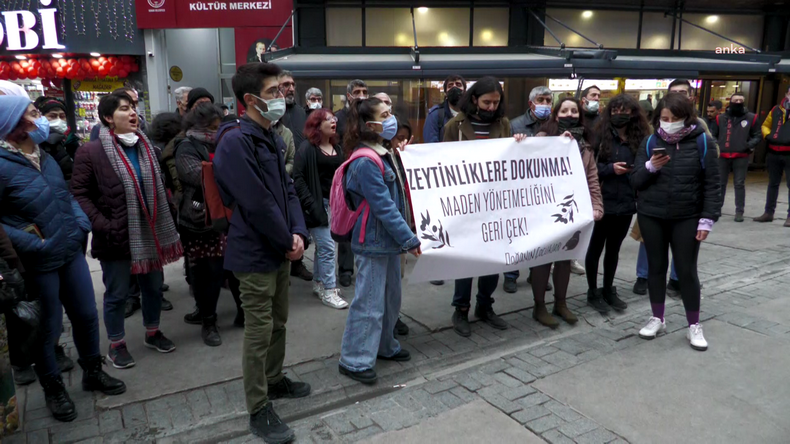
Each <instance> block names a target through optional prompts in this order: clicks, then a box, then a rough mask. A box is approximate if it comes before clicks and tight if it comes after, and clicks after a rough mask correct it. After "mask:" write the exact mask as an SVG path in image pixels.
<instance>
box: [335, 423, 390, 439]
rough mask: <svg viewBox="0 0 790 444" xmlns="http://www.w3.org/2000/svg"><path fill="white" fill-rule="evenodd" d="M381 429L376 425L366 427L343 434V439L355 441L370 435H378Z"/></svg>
mask: <svg viewBox="0 0 790 444" xmlns="http://www.w3.org/2000/svg"><path fill="white" fill-rule="evenodd" d="M382 432H383V430H381V428H379V427H378V426H375V425H374V426H372V427H366V428H364V429H362V430H357V431H356V432H353V433H349V434H348V435H345V436H343V439H344V440H345V441H347V442H357V441H362V440H363V439H366V438H370V437H371V436H374V435H378V434H379V433H382Z"/></svg>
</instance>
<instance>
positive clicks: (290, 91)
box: [278, 71, 307, 164]
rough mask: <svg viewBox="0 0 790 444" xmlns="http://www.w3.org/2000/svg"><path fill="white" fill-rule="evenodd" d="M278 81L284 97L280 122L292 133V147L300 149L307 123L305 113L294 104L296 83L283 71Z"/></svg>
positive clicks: (287, 72) (291, 76)
mask: <svg viewBox="0 0 790 444" xmlns="http://www.w3.org/2000/svg"><path fill="white" fill-rule="evenodd" d="M278 80H279V81H280V89H282V90H283V96H284V97H285V114H284V115H283V118H282V119H280V121H281V122H282V123H283V125H285V126H286V128H288V129H289V130H291V133H293V139H294V146H296V147H300V146H302V142H304V124H305V122H307V113H306V112H305V110H304V108H302V107H301V106H299V104H298V103H297V102H296V81H295V80H294V76H293V73H291V71H283V72H282V74H280V78H279V79H278ZM291 163H292V164H293V156H291Z"/></svg>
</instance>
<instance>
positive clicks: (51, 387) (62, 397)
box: [41, 375, 77, 422]
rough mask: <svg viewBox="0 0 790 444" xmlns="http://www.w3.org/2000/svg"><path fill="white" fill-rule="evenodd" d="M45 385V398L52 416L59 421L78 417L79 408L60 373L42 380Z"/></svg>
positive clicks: (68, 420)
mask: <svg viewBox="0 0 790 444" xmlns="http://www.w3.org/2000/svg"><path fill="white" fill-rule="evenodd" d="M41 386H42V387H44V399H45V400H46V402H47V408H48V409H49V411H50V412H51V413H52V416H53V417H54V418H55V419H57V420H58V421H63V422H70V421H74V419H76V418H77V408H76V407H75V406H74V402H73V401H72V400H71V397H70V396H69V392H67V391H66V386H65V385H64V384H63V379H61V377H60V375H58V376H48V377H46V378H44V379H42V380H41Z"/></svg>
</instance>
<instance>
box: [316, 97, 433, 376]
mask: <svg viewBox="0 0 790 444" xmlns="http://www.w3.org/2000/svg"><path fill="white" fill-rule="evenodd" d="M313 114H315V113H313ZM397 132H398V123H397V120H396V118H395V116H393V115H392V114H390V109H389V107H388V106H387V105H385V104H384V103H383V102H382V101H381V100H379V99H376V98H370V99H364V100H356V101H354V103H353V104H352V105H351V111H350V112H349V117H348V128H347V130H346V134H345V139H344V141H343V152H344V153H345V157H346V158H350V157H351V154H352V153H353V152H354V151H356V150H357V149H360V148H367V149H370V150H372V151H374V152H375V155H378V156H380V157H381V161H382V163H383V165H384V174H383V175H382V174H381V170H380V169H379V167H378V166H377V165H376V163H375V162H374V161H373V160H371V159H370V158H367V157H360V158H357V159H356V160H354V161H353V162H351V164H350V165H349V166H348V169H347V170H346V172H345V176H344V177H345V185H346V189H347V192H348V194H349V197H350V198H351V200H352V201H353V203H354V204H355V205H359V204H361V203H362V201H363V200H364V201H367V204H368V206H369V207H370V214H369V216H368V218H367V219H368V220H367V221H365V220H363V219H364V217H360V218H359V219H358V220H357V222H356V224H355V226H354V230H353V233H352V238H351V249H352V251H353V252H354V255H355V261H356V266H357V281H356V291H355V294H354V300H353V301H352V302H351V306H350V308H349V312H348V318H347V320H346V330H345V332H344V333H343V344H342V347H341V354H340V373H341V374H343V375H346V376H348V377H350V378H351V379H354V380H356V381H359V382H362V383H364V384H373V383H375V382H376V378H377V377H376V371H375V370H374V367H375V365H376V359H377V358H378V359H386V360H394V361H408V360H409V359H411V356H410V355H409V352H408V351H406V350H404V349H402V348H401V346H400V343H399V342H398V340H397V339H395V335H394V332H393V330H394V328H395V323H396V321H397V319H398V313H399V312H400V305H401V271H400V266H401V265H400V264H401V263H400V255H401V253H403V252H405V251H408V252H409V253H411V254H413V255H415V256H419V255H420V240H419V239H418V238H417V236H416V235H415V234H414V233H413V232H412V231H411V228H409V224H408V222H406V219H405V215H406V207H407V206H408V202H406V198H405V196H404V195H403V193H402V192H401V189H402V188H403V185H402V183H401V181H402V179H401V178H399V176H400V175H399V174H397V173H396V171H395V170H396V168H397V167H396V165H394V164H393V162H392V160H391V159H390V157H389V156H388V155H387V154H388V152H387V148H385V147H384V146H383V145H382V144H383V142H384V141H385V140H392V139H393V138H394V137H395V136H396V135H397ZM402 145H405V143H403V144H402ZM400 148H402V146H401V147H400ZM363 224H365V225H366V232H365V237H364V240H363V241H360V232H361V230H362V227H363Z"/></svg>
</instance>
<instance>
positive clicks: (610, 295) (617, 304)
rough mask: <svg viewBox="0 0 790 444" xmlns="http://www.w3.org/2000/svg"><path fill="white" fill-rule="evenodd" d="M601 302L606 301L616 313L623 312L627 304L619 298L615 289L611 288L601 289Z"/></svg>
mask: <svg viewBox="0 0 790 444" xmlns="http://www.w3.org/2000/svg"><path fill="white" fill-rule="evenodd" d="M603 300H604V301H606V303H607V304H609V305H611V306H612V308H614V309H615V310H617V311H623V310H625V309H626V308H628V304H626V303H625V301H623V300H622V299H620V297H618V295H617V287H612V288H608V289H607V288H604V289H603Z"/></svg>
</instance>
